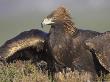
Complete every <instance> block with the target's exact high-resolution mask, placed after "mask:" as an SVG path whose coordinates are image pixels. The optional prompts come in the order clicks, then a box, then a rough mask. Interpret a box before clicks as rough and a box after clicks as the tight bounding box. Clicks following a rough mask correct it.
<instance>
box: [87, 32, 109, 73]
mask: <svg viewBox="0 0 110 82" xmlns="http://www.w3.org/2000/svg"><path fill="white" fill-rule="evenodd" d="M86 45H87V46H88V48H89V49H90V50H92V49H93V50H94V53H95V54H96V57H97V59H98V60H99V62H100V64H101V65H102V66H103V67H104V68H105V69H106V70H108V71H109V72H110V32H109V31H108V32H105V33H102V34H101V35H99V36H96V37H94V38H92V39H89V40H87V41H86Z"/></svg>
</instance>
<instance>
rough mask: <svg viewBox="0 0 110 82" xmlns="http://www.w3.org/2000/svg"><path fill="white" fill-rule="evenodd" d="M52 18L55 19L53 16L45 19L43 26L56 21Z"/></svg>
mask: <svg viewBox="0 0 110 82" xmlns="http://www.w3.org/2000/svg"><path fill="white" fill-rule="evenodd" d="M52 20H53V19H52V18H45V19H44V20H43V22H42V23H41V27H42V28H43V27H44V25H51V24H53V23H54V22H53V21H52Z"/></svg>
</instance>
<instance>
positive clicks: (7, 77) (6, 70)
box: [0, 61, 110, 82]
mask: <svg viewBox="0 0 110 82" xmlns="http://www.w3.org/2000/svg"><path fill="white" fill-rule="evenodd" d="M87 77H88V78H89V74H88V73H85V72H83V73H82V74H79V73H78V72H77V71H75V72H72V71H68V72H67V73H66V74H65V73H64V72H62V73H60V72H59V73H56V75H55V80H54V82H73V81H74V82H86V81H87V80H88V79H87ZM105 77H106V80H107V81H109V80H110V75H107V76H105ZM100 79H101V78H98V81H97V82H101V81H100ZM0 82H51V78H49V77H48V74H47V73H45V74H44V73H42V71H41V70H38V69H37V67H35V65H33V64H31V63H30V62H29V61H28V62H27V61H17V62H16V63H11V64H7V65H3V64H2V63H0Z"/></svg>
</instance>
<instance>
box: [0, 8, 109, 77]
mask: <svg viewBox="0 0 110 82" xmlns="http://www.w3.org/2000/svg"><path fill="white" fill-rule="evenodd" d="M42 25H51V28H50V31H49V33H45V32H42V31H40V30H31V31H26V32H23V33H21V34H20V35H18V36H16V37H15V38H13V39H11V40H9V41H7V42H6V43H5V44H4V45H3V46H2V47H1V48H0V56H1V58H2V57H4V58H6V59H7V58H9V57H10V56H13V55H16V54H18V56H19V55H20V54H21V53H23V54H24V55H23V56H25V55H27V54H29V56H30V54H31V56H34V55H35V56H41V57H40V58H41V59H43V60H45V61H46V62H47V63H48V69H49V71H55V70H56V71H57V70H58V71H59V70H60V69H62V67H69V68H71V69H72V70H74V69H75V70H78V71H79V72H82V71H86V72H89V73H90V74H91V75H92V76H93V77H95V75H96V74H97V73H99V72H97V68H96V66H97V65H98V64H97V63H96V62H95V61H96V60H99V61H100V58H96V57H95V58H96V60H94V57H93V55H92V54H91V53H90V51H89V50H88V49H90V48H89V47H91V46H89V47H88V45H87V44H85V41H87V40H88V39H89V38H93V37H95V36H96V37H97V36H99V35H101V33H99V32H96V31H91V30H82V29H78V28H76V26H75V23H74V22H73V21H72V18H71V16H70V14H69V13H68V11H67V10H66V9H65V8H64V7H59V8H58V9H56V10H55V11H53V12H52V13H51V14H50V15H48V16H47V18H46V19H44V20H43V22H42ZM107 37H108V36H107ZM97 40H100V39H97ZM97 40H96V41H95V40H94V42H96V43H97V42H98V41H97ZM90 41H92V40H90ZM107 44H108V42H107ZM107 44H106V45H107ZM98 46H99V45H97V48H96V49H100V48H99V47H98ZM104 46H105V44H104ZM102 47H103V45H102ZM99 51H100V50H99ZM106 51H107V53H108V50H106ZM95 53H96V52H95ZM95 55H97V54H95ZM104 56H105V55H104ZM15 57H16V56H15ZM97 57H99V56H97ZM29 58H30V57H29ZM38 59H39V57H38ZM105 59H106V58H105ZM104 61H105V60H104ZM107 62H108V60H107ZM99 63H101V64H102V63H104V62H99ZM104 65H109V64H102V65H101V66H102V67H101V68H98V69H100V70H102V68H103V67H105V66H104ZM106 69H107V68H106V67H105V69H104V70H106ZM107 70H108V69H107ZM98 75H99V74H98Z"/></svg>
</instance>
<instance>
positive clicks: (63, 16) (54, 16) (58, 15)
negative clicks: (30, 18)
mask: <svg viewBox="0 0 110 82" xmlns="http://www.w3.org/2000/svg"><path fill="white" fill-rule="evenodd" d="M68 19H71V17H70V14H69V12H68V10H67V9H66V8H64V7H62V6H61V7H58V8H57V9H56V10H54V11H53V12H52V13H51V14H50V15H48V16H47V17H46V18H45V19H44V20H43V22H42V23H41V25H42V27H43V26H44V25H52V24H55V23H56V22H58V21H62V20H68Z"/></svg>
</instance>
